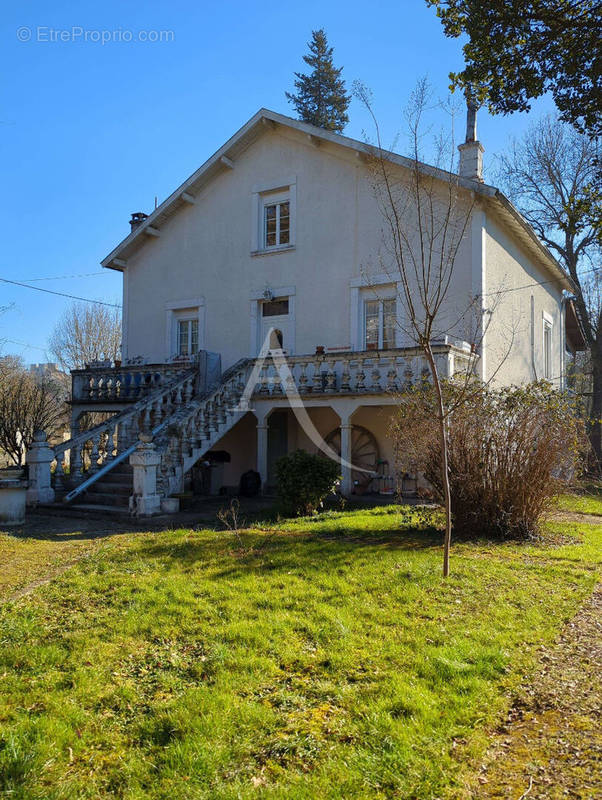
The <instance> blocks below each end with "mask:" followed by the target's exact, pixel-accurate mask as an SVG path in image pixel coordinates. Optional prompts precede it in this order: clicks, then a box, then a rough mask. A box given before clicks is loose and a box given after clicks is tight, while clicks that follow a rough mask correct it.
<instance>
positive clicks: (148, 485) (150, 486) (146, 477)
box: [129, 433, 161, 517]
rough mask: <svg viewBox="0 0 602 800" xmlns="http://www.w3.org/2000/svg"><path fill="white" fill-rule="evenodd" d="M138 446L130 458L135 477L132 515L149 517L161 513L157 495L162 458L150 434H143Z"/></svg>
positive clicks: (131, 507) (159, 499)
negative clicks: (158, 473) (158, 470)
mask: <svg viewBox="0 0 602 800" xmlns="http://www.w3.org/2000/svg"><path fill="white" fill-rule="evenodd" d="M139 439H140V441H139V442H138V446H137V447H136V449H135V450H134V452H133V453H132V455H131V456H130V464H131V465H132V468H133V471H134V476H133V483H134V494H133V495H132V496H131V497H130V504H129V507H130V513H132V514H136V516H140V517H149V516H151V515H152V514H158V513H159V512H160V511H161V498H160V496H159V495H158V494H157V467H158V466H159V464H160V463H161V456H160V455H159V453H157V451H156V449H155V445H154V444H153V437H152V435H151V434H149V433H141V434H140V436H139Z"/></svg>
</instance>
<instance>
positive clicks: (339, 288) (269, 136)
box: [124, 126, 472, 369]
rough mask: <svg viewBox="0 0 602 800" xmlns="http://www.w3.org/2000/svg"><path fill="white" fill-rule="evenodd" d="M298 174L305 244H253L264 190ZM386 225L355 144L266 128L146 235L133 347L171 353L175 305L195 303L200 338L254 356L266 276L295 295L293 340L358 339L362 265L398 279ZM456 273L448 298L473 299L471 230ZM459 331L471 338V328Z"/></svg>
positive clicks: (134, 287)
mask: <svg viewBox="0 0 602 800" xmlns="http://www.w3.org/2000/svg"><path fill="white" fill-rule="evenodd" d="M293 181H294V182H295V183H294V185H295V194H296V233H295V246H294V247H291V248H289V249H287V250H286V251H280V252H274V253H269V254H252V249H253V238H254V237H253V234H252V229H253V220H254V219H255V220H256V219H257V217H256V211H254V207H253V204H254V202H255V203H256V202H257V196H256V194H254V192H257V191H261V190H263V189H265V188H266V187H273V188H277V187H282V186H286V185H290V184H291V183H292V182H293ZM382 229H383V220H382V216H381V212H380V211H379V209H378V206H377V203H376V201H375V198H374V196H373V191H372V188H371V182H370V174H369V170H368V167H367V166H366V164H365V163H364V162H363V161H361V160H360V159H358V158H356V156H355V153H354V152H353V151H348V150H347V149H346V148H341V147H339V146H336V145H333V144H330V143H327V142H324V143H323V144H322V145H321V146H319V147H316V145H315V144H312V143H311V141H309V139H308V138H307V137H306V136H305V135H303V134H300V133H299V132H297V131H293V130H290V129H285V128H283V127H282V126H281V127H279V128H278V129H277V130H276V131H275V132H274V131H271V132H266V133H265V134H263V135H262V136H261V137H260V138H259V139H258V140H256V141H255V143H254V144H252V145H251V146H250V147H249V148H248V149H247V150H246V151H244V153H243V154H242V155H241V156H240V157H239V158H237V159H236V161H235V164H234V168H233V169H227V168H225V167H224V171H223V172H222V173H220V174H219V175H218V176H217V177H216V178H215V179H214V180H212V181H211V182H210V183H209V184H208V186H207V187H206V188H205V189H204V190H203V192H202V193H200V194H199V195H198V196H197V202H196V204H195V205H191V206H187V207H184V208H182V209H181V210H179V211H178V212H177V213H176V214H174V215H173V216H172V217H171V218H170V219H169V221H168V222H166V223H165V224H164V225H162V227H161V235H160V236H159V237H151V236H147V237H146V240H145V242H144V244H143V246H142V247H141V248H140V249H139V250H138V251H137V252H136V254H135V255H132V256H131V257H129V258H128V264H127V268H126V270H125V273H124V320H125V321H126V322H125V328H126V330H125V335H124V341H125V351H126V355H125V357H126V358H132V357H136V356H142V357H144V358H146V359H148V360H149V361H164V360H165V359H167V358H169V357H170V356H171V355H172V354H173V352H174V351H173V347H172V345H171V343H169V342H168V328H169V326H170V325H171V324H172V323H173V318H174V317H173V315H174V313H177V312H178V310H180V309H185V308H195V309H196V311H195V315H198V319H199V327H200V331H199V346H200V347H201V348H204V349H207V350H211V351H215V352H219V353H220V354H221V356H222V367H223V368H224V369H225V368H227V367H228V366H229V365H231V364H233V363H234V362H235V361H237V360H238V359H239V358H241V357H246V356H249V355H255V354H256V351H255V343H254V342H252V341H251V325H252V315H253V313H257V308H258V298H260V297H261V294H262V293H263V291H264V290H265V289H266V288H267V287H269V288H271V289H272V290H273V291H274V293H275V294H276V295H278V294H279V289H284V290H285V291H283V292H282V293H283V294H289V293H290V294H294V304H293V305H294V318H295V319H294V332H293V333H292V335H291V336H290V337H289V341H288V343H287V342H285V349H286V350H288V351H289V352H291V351H294V352H295V353H297V354H299V353H313V352H314V350H315V348H316V346H317V345H324V346H326V347H342V348H343V347H349V345H351V346H352V347H354V349H360V347H359V345H358V341H357V340H356V341H351V338H352V332H354V333H355V335H356V336H358V335H359V327H360V326H359V320H358V314H359V313H360V312H359V310H358V306H357V298H358V292H359V291H360V289H359V288H358V285H359V283H361V281H362V275H363V276H368V281H370V282H372V280H373V276H374V275H376V274H377V273H378V274H379V277H378V281H380V282H381V283H383V282H385V283H386V282H388V280H389V279H388V278H387V276H386V274H385V275H384V276H383V274H382V273H383V263H382V262H381V261H380V257H379V253H382V252H383V246H382V245H383V240H382ZM386 266H387V265H386V264H385V265H384V267H385V268H386ZM393 275H394V271H393V270H392V269H391V276H393ZM353 279H355V289H354V288H353V287H352V285H351V284H352V282H353ZM454 280H455V285H454V286H453V288H452V298H451V299H450V304H449V305H450V308H452V307H455V306H459V305H462V306H465V305H466V299H467V297H468V296H469V294H470V291H471V283H472V274H471V243H470V235H467V236H466V241H465V242H464V243H463V245H462V248H461V252H460V255H459V257H458V267H457V270H456V277H455V279H454ZM352 298H354V300H355V305H352ZM352 308H353V309H354V310H353V315H355V316H354V319H352V316H353V315H352ZM452 310H453V309H452ZM457 334H458V338H465V337H464V336H463V331H458V332H457ZM398 344H400V345H401V344H407V342H402V341H399V342H398Z"/></svg>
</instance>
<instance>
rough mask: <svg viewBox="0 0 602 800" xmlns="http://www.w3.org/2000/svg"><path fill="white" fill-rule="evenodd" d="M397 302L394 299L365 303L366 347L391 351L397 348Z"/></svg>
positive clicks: (366, 301)
mask: <svg viewBox="0 0 602 800" xmlns="http://www.w3.org/2000/svg"><path fill="white" fill-rule="evenodd" d="M396 324H397V321H396V302H395V298H394V297H390V298H386V299H383V300H365V301H364V347H365V349H366V350H389V349H391V348H392V347H395V328H396Z"/></svg>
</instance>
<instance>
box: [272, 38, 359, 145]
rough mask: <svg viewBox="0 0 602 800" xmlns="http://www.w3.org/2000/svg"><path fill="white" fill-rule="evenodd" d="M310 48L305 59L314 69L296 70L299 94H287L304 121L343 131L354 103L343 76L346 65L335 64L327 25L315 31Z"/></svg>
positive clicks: (296, 83) (329, 129) (330, 129)
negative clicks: (349, 107)
mask: <svg viewBox="0 0 602 800" xmlns="http://www.w3.org/2000/svg"><path fill="white" fill-rule="evenodd" d="M308 47H309V50H310V53H309V55H306V56H303V60H304V61H305V63H306V64H307V65H308V67H311V68H312V72H311V73H310V74H309V75H304V74H303V73H301V72H295V76H296V78H297V80H296V81H295V88H296V89H297V93H296V94H290V93H289V92H285V94H286V97H287V99H288V100H289V102H291V103H292V104H293V105H294V106H295V109H296V111H297V114H298V116H299V119H301V120H303V122H309V124H310V125H316V126H317V127H318V128H325V129H326V130H327V131H337V132H338V133H341V132H342V131H343V129H344V127H345V125H346V124H347V123H348V122H349V117H348V116H347V108H348V106H349V103H350V102H351V97H350V96H349V95H348V94H347V92H346V91H345V81H344V80H343V79H342V78H341V72H342V71H343V68H342V67H340V68H339V69H337V68H336V67H335V66H334V64H333V63H332V47H329V46H328V41H327V39H326V32H325V31H324V29H323V28H320V30H318V31H312V34H311V42H308Z"/></svg>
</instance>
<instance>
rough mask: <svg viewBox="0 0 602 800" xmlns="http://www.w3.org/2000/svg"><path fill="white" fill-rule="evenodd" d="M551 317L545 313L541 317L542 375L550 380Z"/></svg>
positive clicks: (551, 376)
mask: <svg viewBox="0 0 602 800" xmlns="http://www.w3.org/2000/svg"><path fill="white" fill-rule="evenodd" d="M552 372H553V369H552V319H551V317H549V316H548V315H547V314H544V318H543V376H544V378H545V379H546V380H551V379H552V378H553V377H554V376H553V375H552Z"/></svg>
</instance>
